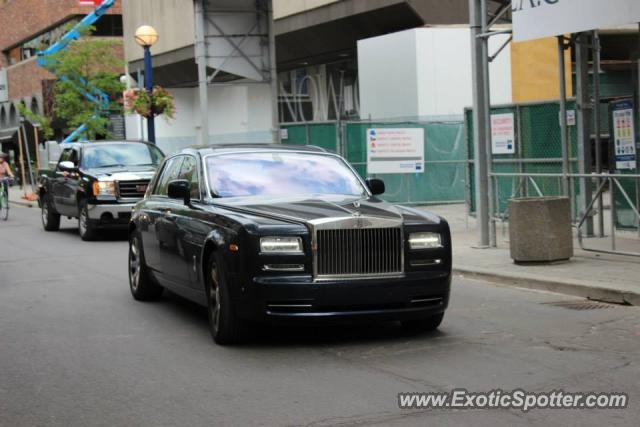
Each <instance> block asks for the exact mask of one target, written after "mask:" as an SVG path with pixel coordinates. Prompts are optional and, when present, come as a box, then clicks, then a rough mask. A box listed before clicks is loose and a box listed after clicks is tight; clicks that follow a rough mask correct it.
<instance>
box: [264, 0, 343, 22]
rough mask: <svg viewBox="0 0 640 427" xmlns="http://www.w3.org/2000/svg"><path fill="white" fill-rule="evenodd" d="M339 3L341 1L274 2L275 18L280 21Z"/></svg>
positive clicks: (298, 0) (302, 0) (295, 0)
mask: <svg viewBox="0 0 640 427" xmlns="http://www.w3.org/2000/svg"><path fill="white" fill-rule="evenodd" d="M339 1H341V0H274V2H273V16H274V18H275V19H280V18H284V17H287V16H291V15H295V14H296V13H301V12H306V11H308V10H311V9H315V8H318V7H322V6H326V5H328V4H330V3H337V2H339Z"/></svg>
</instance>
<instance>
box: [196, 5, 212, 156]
mask: <svg viewBox="0 0 640 427" xmlns="http://www.w3.org/2000/svg"><path fill="white" fill-rule="evenodd" d="M205 1H206V0H196V5H195V6H196V17H195V18H196V22H195V24H196V25H195V26H196V46H195V49H196V52H195V53H196V63H197V64H198V98H199V100H200V135H199V138H200V140H199V143H200V145H209V92H208V91H209V82H208V78H207V39H206V28H207V27H206V13H207V12H206V8H205Z"/></svg>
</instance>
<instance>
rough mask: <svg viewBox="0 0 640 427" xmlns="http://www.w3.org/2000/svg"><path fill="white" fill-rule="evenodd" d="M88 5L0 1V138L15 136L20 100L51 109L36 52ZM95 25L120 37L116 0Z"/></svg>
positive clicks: (99, 32) (48, 81) (48, 84)
mask: <svg viewBox="0 0 640 427" xmlns="http://www.w3.org/2000/svg"><path fill="white" fill-rule="evenodd" d="M92 9H93V8H92V7H91V6H83V5H81V4H80V2H79V1H78V0H0V28H1V29H2V31H0V143H3V142H5V143H9V144H10V143H11V141H12V140H13V139H14V138H15V131H16V128H17V126H18V124H19V114H18V109H17V107H18V105H19V104H20V103H24V105H26V106H28V107H30V108H31V109H32V110H33V111H35V112H37V113H39V114H42V113H45V112H48V111H49V109H48V108H47V105H50V101H51V88H52V87H53V82H54V78H53V76H52V75H51V74H50V73H49V72H48V71H46V70H44V69H42V68H40V67H39V66H38V64H37V63H36V52H37V51H38V50H40V49H42V48H43V47H46V46H48V45H50V44H52V43H55V42H56V41H57V40H58V39H59V38H60V37H61V36H62V35H63V34H64V28H65V26H66V25H68V24H70V23H74V22H77V21H79V20H80V19H82V17H83V16H85V15H86V14H87V13H89V12H91V11H92ZM95 27H96V31H95V33H94V36H95V37H119V38H121V37H122V12H121V4H120V0H118V1H117V2H116V5H115V6H114V7H113V8H111V9H110V10H109V12H108V13H107V15H105V16H104V17H102V19H100V21H98V23H97V24H96V25H95ZM4 151H6V149H5V150H4Z"/></svg>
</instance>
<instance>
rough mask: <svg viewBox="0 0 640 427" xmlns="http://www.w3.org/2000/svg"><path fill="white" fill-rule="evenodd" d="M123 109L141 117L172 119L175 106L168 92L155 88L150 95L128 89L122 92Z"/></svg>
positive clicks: (145, 92) (144, 91)
mask: <svg viewBox="0 0 640 427" xmlns="http://www.w3.org/2000/svg"><path fill="white" fill-rule="evenodd" d="M123 102H124V109H125V111H126V112H127V113H129V114H139V115H141V116H142V117H147V118H148V117H151V116H152V115H153V116H164V117H166V118H168V119H173V118H174V116H175V113H176V106H175V101H174V99H173V96H172V95H171V94H170V93H169V91H168V90H166V89H164V88H162V87H160V86H156V87H154V88H153V91H152V92H151V94H149V92H147V91H146V90H144V89H128V90H126V91H125V92H124V100H123Z"/></svg>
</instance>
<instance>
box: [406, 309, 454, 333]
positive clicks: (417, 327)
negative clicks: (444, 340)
mask: <svg viewBox="0 0 640 427" xmlns="http://www.w3.org/2000/svg"><path fill="white" fill-rule="evenodd" d="M442 319H444V313H440V314H435V315H433V316H429V317H424V318H422V319H414V320H405V321H403V322H402V327H403V328H405V329H406V330H407V331H410V332H429V331H435V330H436V329H438V327H439V326H440V324H441V323H442Z"/></svg>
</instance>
